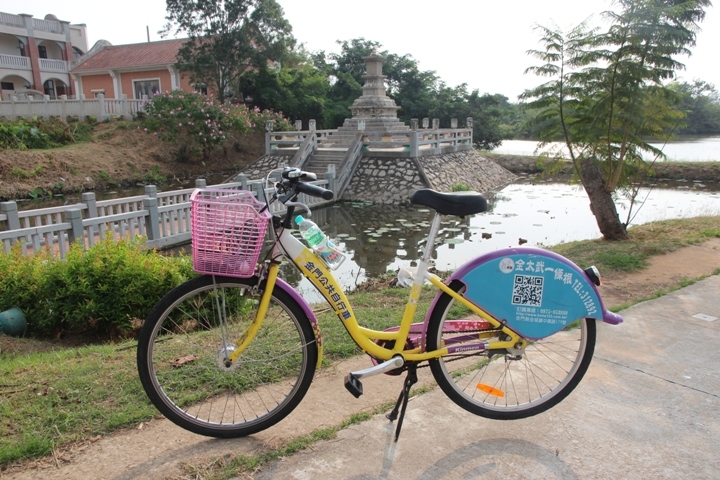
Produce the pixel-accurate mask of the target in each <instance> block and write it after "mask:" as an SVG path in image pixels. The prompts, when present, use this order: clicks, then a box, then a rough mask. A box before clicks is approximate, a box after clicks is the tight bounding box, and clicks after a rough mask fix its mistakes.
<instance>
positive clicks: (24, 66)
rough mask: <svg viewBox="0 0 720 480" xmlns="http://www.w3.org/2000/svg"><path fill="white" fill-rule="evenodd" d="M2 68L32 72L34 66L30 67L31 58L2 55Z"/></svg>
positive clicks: (0, 61) (0, 58) (0, 65)
mask: <svg viewBox="0 0 720 480" xmlns="http://www.w3.org/2000/svg"><path fill="white" fill-rule="evenodd" d="M43 60H44V59H43ZM0 68H12V69H15V70H32V66H31V65H30V58H28V57H20V56H18V55H5V54H2V53H0ZM65 71H67V70H65Z"/></svg>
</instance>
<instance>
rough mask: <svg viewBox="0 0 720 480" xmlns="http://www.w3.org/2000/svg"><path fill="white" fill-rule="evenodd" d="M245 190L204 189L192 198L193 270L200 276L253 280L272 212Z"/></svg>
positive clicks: (195, 193)
mask: <svg viewBox="0 0 720 480" xmlns="http://www.w3.org/2000/svg"><path fill="white" fill-rule="evenodd" d="M263 206H264V204H263V203H261V202H258V201H257V200H256V199H255V197H254V196H253V194H252V193H251V192H248V191H245V190H222V189H212V188H203V189H197V190H195V191H194V192H193V193H192V195H191V196H190V208H191V214H190V215H191V219H192V257H193V269H194V270H195V271H196V272H198V273H206V274H210V275H224V276H228V277H241V278H246V277H252V276H253V273H254V272H255V266H256V265H257V261H258V257H259V256H260V250H261V249H262V244H263V240H264V239H265V231H266V230H267V225H268V221H269V220H270V217H271V216H270V212H268V211H267V210H265V211H264V212H262V213H260V209H261V208H262V207H263Z"/></svg>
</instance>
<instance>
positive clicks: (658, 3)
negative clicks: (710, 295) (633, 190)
mask: <svg viewBox="0 0 720 480" xmlns="http://www.w3.org/2000/svg"><path fill="white" fill-rule="evenodd" d="M616 4H617V5H618V6H619V7H620V12H617V13H616V12H605V13H604V16H605V18H606V19H608V20H609V21H610V27H609V28H608V30H607V31H605V32H601V31H599V30H598V29H591V30H588V29H587V27H586V25H585V24H581V25H579V26H578V27H576V28H574V29H572V30H571V31H570V32H568V33H563V32H562V31H560V30H559V29H558V28H546V27H541V26H539V27H538V30H539V31H540V32H541V35H542V39H541V43H542V45H543V46H544V50H530V51H529V52H528V53H529V54H531V55H532V56H535V57H537V58H538V59H540V60H541V62H543V63H542V64H541V65H539V66H533V67H530V68H528V69H527V70H526V72H532V73H535V74H537V75H539V76H545V77H550V78H551V80H550V81H548V82H546V83H544V84H542V85H540V86H538V87H536V88H534V89H532V90H529V91H527V92H525V93H524V94H523V95H522V98H523V99H524V100H526V101H527V102H528V103H527V107H528V108H530V109H532V110H534V116H533V121H534V122H535V125H534V127H535V133H536V135H538V137H539V138H540V139H541V144H547V142H550V141H554V140H558V139H560V140H562V141H563V142H564V143H565V146H566V147H567V150H568V153H569V155H570V158H571V160H572V162H573V165H574V167H575V172H576V174H577V176H578V177H579V179H580V181H581V182H582V184H583V187H584V188H585V191H586V193H587V195H588V198H589V200H590V208H591V210H592V212H593V214H594V215H595V218H596V221H597V224H598V227H599V229H600V232H601V233H602V234H603V236H604V238H605V239H607V240H622V239H626V238H627V225H628V222H629V218H630V217H629V216H628V222H625V223H623V222H621V220H620V218H619V216H618V212H617V208H616V206H615V203H614V198H613V197H614V194H616V192H617V190H618V189H621V188H623V187H627V186H630V185H631V184H632V180H633V179H634V178H637V177H636V174H638V173H640V174H642V173H644V172H647V171H648V170H649V169H650V165H649V164H648V163H647V162H646V161H645V160H644V159H643V155H642V154H643V152H646V153H649V154H651V155H654V156H655V158H663V154H662V152H661V151H660V150H658V149H656V148H654V147H652V146H651V145H649V144H648V143H647V142H646V141H645V140H644V139H645V138H648V137H650V136H653V137H660V138H664V137H667V135H668V134H669V132H672V131H673V127H676V126H677V125H678V123H679V122H680V120H681V118H682V112H681V111H680V110H679V109H678V108H677V107H678V106H679V103H678V97H677V95H675V94H674V92H673V91H672V89H670V88H668V87H666V86H664V84H663V82H664V81H666V80H668V79H672V78H674V75H675V72H676V71H677V70H678V69H681V68H683V65H682V64H681V63H680V62H678V61H677V59H676V57H677V56H679V55H683V54H689V53H690V51H689V47H691V46H694V45H695V36H696V32H697V31H698V23H699V22H700V21H702V20H703V18H704V16H705V11H704V8H705V7H707V6H709V5H710V1H709V0H696V1H686V0H618V1H616Z"/></svg>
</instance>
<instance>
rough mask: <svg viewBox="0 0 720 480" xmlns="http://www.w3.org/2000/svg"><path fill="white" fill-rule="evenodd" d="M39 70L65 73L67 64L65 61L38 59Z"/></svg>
mask: <svg viewBox="0 0 720 480" xmlns="http://www.w3.org/2000/svg"><path fill="white" fill-rule="evenodd" d="M40 70H52V71H53V72H67V71H68V64H67V62H66V61H65V60H53V59H50V58H41V59H40Z"/></svg>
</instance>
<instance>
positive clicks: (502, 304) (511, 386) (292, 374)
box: [137, 168, 622, 440]
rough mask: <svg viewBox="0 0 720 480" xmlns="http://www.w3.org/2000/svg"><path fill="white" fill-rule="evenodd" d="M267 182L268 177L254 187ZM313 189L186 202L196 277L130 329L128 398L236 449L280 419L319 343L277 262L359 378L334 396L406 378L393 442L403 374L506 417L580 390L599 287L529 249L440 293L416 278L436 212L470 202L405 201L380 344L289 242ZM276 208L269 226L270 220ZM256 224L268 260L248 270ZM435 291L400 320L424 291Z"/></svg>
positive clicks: (425, 278)
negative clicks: (403, 237)
mask: <svg viewBox="0 0 720 480" xmlns="http://www.w3.org/2000/svg"><path fill="white" fill-rule="evenodd" d="M268 178H269V177H268ZM315 179H316V176H315V174H313V173H310V172H303V171H300V170H298V169H293V168H286V169H284V170H282V172H281V175H280V179H279V181H276V182H273V184H274V191H275V193H274V195H272V197H271V198H270V199H269V200H267V201H266V202H265V203H261V202H259V201H257V200H255V198H254V196H253V195H252V193H250V192H243V191H230V190H225V191H223V190H212V189H205V190H196V191H195V193H193V198H192V221H193V247H192V248H193V265H194V268H195V270H196V271H198V272H200V273H203V274H204V275H202V276H199V277H196V278H194V279H191V280H189V281H187V282H186V283H184V284H182V285H180V286H178V287H176V288H175V289H173V290H172V291H170V292H169V293H168V294H167V295H166V296H165V297H164V298H163V299H162V300H161V301H160V302H159V303H158V304H157V305H156V306H155V307H154V308H153V310H152V311H151V312H150V314H149V315H148V317H147V319H146V320H145V323H144V326H143V328H142V330H141V333H140V336H139V341H138V351H137V363H138V371H139V374H140V379H141V381H142V385H143V387H144V389H145V391H146V393H147V395H148V396H149V398H150V400H151V401H152V402H153V404H154V405H155V406H156V407H157V409H158V410H159V411H160V412H161V413H162V414H164V415H165V417H167V418H168V419H170V420H171V421H172V422H174V423H176V424H177V425H179V426H180V427H182V428H184V429H187V430H190V431H192V432H195V433H198V434H201V435H207V436H212V437H238V436H245V435H249V434H252V433H255V432H258V431H260V430H263V429H266V428H268V427H270V426H272V425H274V424H276V423H277V422H279V421H280V420H282V419H283V418H284V417H285V416H287V415H288V414H289V413H290V412H291V411H292V410H293V409H294V408H295V407H296V406H297V405H298V404H299V402H300V401H301V399H302V398H303V396H304V395H305V393H306V392H307V390H308V388H309V386H310V383H311V382H312V380H313V376H314V374H315V370H316V368H317V367H318V366H319V365H320V364H321V361H322V334H321V331H320V327H319V325H318V322H317V319H316V317H315V315H314V313H313V311H312V309H311V308H310V306H309V305H308V304H307V303H306V302H305V301H304V300H303V298H302V297H301V296H300V294H299V293H298V292H297V291H296V290H295V289H294V288H293V287H291V286H290V285H289V284H288V283H286V282H285V281H283V280H282V279H281V278H278V271H279V266H280V264H281V262H282V261H283V260H287V261H289V262H291V263H292V264H294V265H295V266H296V267H297V268H298V269H299V270H300V271H301V272H302V274H303V275H304V276H305V277H306V278H307V279H308V280H309V281H310V282H311V283H312V284H313V285H314V286H315V287H316V288H317V290H318V291H319V292H320V294H321V295H322V296H323V297H324V299H325V300H326V301H327V302H328V303H329V304H330V306H331V307H332V309H333V311H334V313H335V314H336V315H337V316H338V318H339V319H340V321H341V322H342V323H343V325H344V326H345V328H346V330H347V332H348V334H349V335H350V336H351V337H352V338H353V340H354V341H355V343H356V344H357V345H358V346H359V347H360V349H362V351H363V352H365V353H367V354H368V355H370V357H371V358H372V362H373V365H372V366H369V367H368V368H366V369H363V370H360V371H356V372H350V373H348V374H347V375H346V377H345V387H346V388H347V390H348V391H349V392H350V393H351V394H353V395H354V396H355V397H359V396H360V395H362V393H363V389H362V382H361V380H362V379H363V378H366V377H369V376H372V375H378V374H381V373H387V374H400V373H406V374H407V376H406V378H405V381H404V384H403V389H402V391H401V393H400V395H399V397H398V401H397V403H396V405H395V407H394V408H393V410H392V411H391V412H390V413H389V414H388V415H387V416H388V418H389V419H390V420H391V421H394V420H396V419H397V420H398V422H397V425H396V431H395V439H396V440H397V438H398V436H399V434H400V429H401V427H402V420H403V418H404V414H405V409H406V406H407V402H408V397H409V394H410V388H411V386H412V385H413V384H414V383H416V382H417V368H419V367H424V366H428V365H429V367H430V370H431V372H432V375H433V377H434V378H435V380H436V382H437V384H438V385H439V386H440V388H441V389H442V391H443V392H444V393H445V394H446V395H447V396H448V397H449V398H450V399H451V400H452V401H453V402H455V403H457V404H458V405H459V406H461V407H462V408H464V409H465V410H468V411H469V412H471V413H474V414H476V415H480V416H482V417H487V418H491V419H500V420H511V419H519V418H525V417H529V416H532V415H536V414H539V413H541V412H544V411H546V410H547V409H549V408H551V407H553V406H554V405H556V404H557V403H559V402H560V401H562V400H563V399H564V398H565V397H567V396H568V394H570V392H571V391H572V390H573V389H574V388H575V387H576V386H577V385H578V383H579V382H580V380H581V378H582V377H583V375H584V374H585V372H586V371H587V369H588V366H589V364H590V361H591V359H592V355H593V351H594V347H595V339H596V326H595V321H596V320H602V321H604V322H607V323H610V324H619V323H621V322H622V318H621V317H620V316H619V315H617V314H615V313H612V312H609V311H607V310H606V309H605V308H604V307H603V304H602V301H601V299H600V296H599V294H598V291H597V288H596V286H597V285H600V283H601V282H600V275H599V272H597V269H595V267H590V268H588V269H586V270H582V269H580V268H579V267H578V266H576V265H575V264H573V263H572V262H570V261H569V260H567V259H565V258H564V257H561V256H560V255H557V254H554V253H552V252H548V251H545V250H541V249H538V248H534V247H517V248H506V249H501V250H498V251H495V252H492V253H489V254H485V255H482V256H480V257H478V258H475V259H473V260H471V261H469V262H468V263H466V264H465V265H463V266H461V267H460V268H459V269H458V270H457V271H455V272H454V273H453V274H452V275H451V276H450V277H449V278H448V279H447V280H446V281H442V280H441V279H440V277H438V276H437V275H435V274H433V273H430V272H429V271H428V269H429V267H430V266H431V265H432V253H433V248H434V244H435V238H436V236H437V235H438V232H439V229H440V221H441V218H442V216H443V215H456V216H468V215H474V214H477V213H481V212H483V211H485V210H486V209H487V201H486V199H485V198H484V197H483V196H482V195H481V194H478V193H476V192H462V193H439V192H436V191H433V190H430V189H422V190H418V191H416V192H415V193H414V194H413V195H412V198H411V202H412V203H413V204H415V205H419V206H424V207H429V208H431V209H433V210H435V213H434V218H433V221H432V224H431V227H430V232H429V234H428V238H427V242H426V246H425V249H424V252H423V255H422V257H421V259H420V260H419V261H418V266H417V273H415V275H414V279H413V283H412V286H411V288H410V292H409V298H408V301H407V304H406V307H405V311H404V314H403V316H402V319H401V321H400V323H399V325H397V326H396V327H392V328H389V329H386V330H383V331H379V330H372V329H368V328H365V327H362V326H361V325H359V323H358V321H357V318H356V316H355V313H354V312H353V309H352V306H351V304H350V302H349V301H348V298H347V296H346V295H345V293H344V292H343V289H342V288H341V287H340V285H339V284H338V282H337V281H336V280H335V278H334V277H333V274H332V272H331V270H330V269H329V268H328V266H326V265H325V264H324V263H323V261H322V260H321V258H320V256H319V255H317V254H316V253H315V252H313V251H312V250H310V249H309V248H306V247H305V246H304V244H303V243H302V242H301V241H300V240H299V239H297V238H295V237H294V236H293V235H292V218H293V215H294V214H295V213H296V212H297V211H300V210H301V209H302V210H306V211H307V212H308V214H309V213H310V209H309V207H308V206H307V205H305V204H304V203H301V202H300V201H299V199H298V198H299V195H300V194H305V195H308V196H311V197H322V198H325V199H327V200H330V199H332V196H333V193H332V192H331V191H330V190H326V189H324V188H322V187H320V186H317V185H314V184H312V183H308V182H310V181H312V180H315ZM275 202H281V203H282V204H284V206H285V208H286V213H285V215H284V217H283V216H279V215H271V214H270V210H271V205H275V206H277V205H278V204H277V203H275ZM268 224H269V225H270V226H271V237H272V242H273V244H272V248H271V249H270V251H269V253H268V254H267V256H266V259H265V261H263V262H261V263H257V260H258V258H259V254H260V248H261V247H262V244H263V241H264V238H265V234H266V229H267V226H268ZM426 282H427V283H430V285H431V286H432V287H434V288H436V289H437V290H438V292H437V294H436V296H435V298H434V300H433V302H432V304H431V305H430V307H429V309H428V311H427V312H426V314H425V320H424V321H423V322H421V323H413V318H414V316H415V314H416V311H417V304H418V299H419V297H420V293H421V291H422V289H423V285H424V284H425V283H426Z"/></svg>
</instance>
